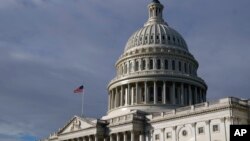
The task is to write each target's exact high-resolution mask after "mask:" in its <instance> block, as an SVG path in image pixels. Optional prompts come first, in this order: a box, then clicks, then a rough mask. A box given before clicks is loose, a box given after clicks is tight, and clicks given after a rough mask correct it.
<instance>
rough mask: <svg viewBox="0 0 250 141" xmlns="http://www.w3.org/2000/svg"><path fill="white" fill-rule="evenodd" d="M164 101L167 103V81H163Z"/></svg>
mask: <svg viewBox="0 0 250 141" xmlns="http://www.w3.org/2000/svg"><path fill="white" fill-rule="evenodd" d="M162 102H163V104H166V81H163V94H162Z"/></svg>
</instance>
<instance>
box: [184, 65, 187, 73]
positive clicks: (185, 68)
mask: <svg viewBox="0 0 250 141" xmlns="http://www.w3.org/2000/svg"><path fill="white" fill-rule="evenodd" d="M184 71H185V73H187V63H184Z"/></svg>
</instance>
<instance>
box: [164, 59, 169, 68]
mask: <svg viewBox="0 0 250 141" xmlns="http://www.w3.org/2000/svg"><path fill="white" fill-rule="evenodd" d="M164 67H165V69H166V70H167V69H168V60H165V61H164Z"/></svg>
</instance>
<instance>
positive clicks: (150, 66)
mask: <svg viewBox="0 0 250 141" xmlns="http://www.w3.org/2000/svg"><path fill="white" fill-rule="evenodd" d="M149 69H150V70H151V69H153V59H150V60H149Z"/></svg>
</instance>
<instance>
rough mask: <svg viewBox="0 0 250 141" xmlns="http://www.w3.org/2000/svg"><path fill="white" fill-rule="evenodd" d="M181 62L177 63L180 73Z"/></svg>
mask: <svg viewBox="0 0 250 141" xmlns="http://www.w3.org/2000/svg"><path fill="white" fill-rule="evenodd" d="M181 67H182V66H181V61H179V71H181Z"/></svg>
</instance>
